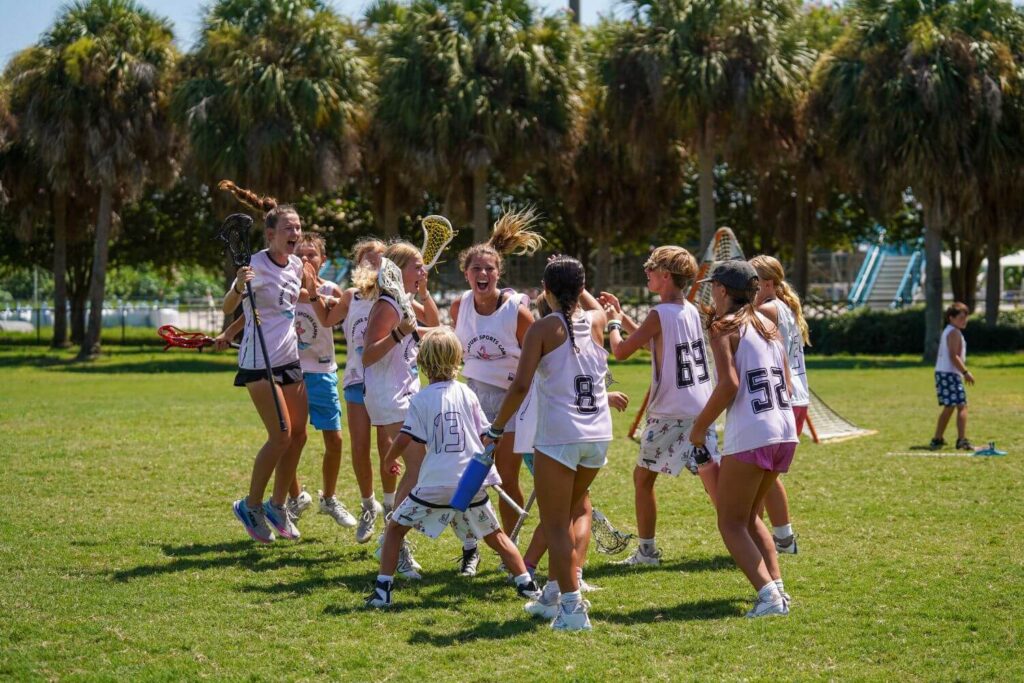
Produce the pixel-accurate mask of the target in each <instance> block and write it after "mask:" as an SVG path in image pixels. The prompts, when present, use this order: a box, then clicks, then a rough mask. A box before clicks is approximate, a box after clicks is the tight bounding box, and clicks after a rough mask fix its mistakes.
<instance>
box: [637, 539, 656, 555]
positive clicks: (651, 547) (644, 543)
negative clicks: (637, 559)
mask: <svg viewBox="0 0 1024 683" xmlns="http://www.w3.org/2000/svg"><path fill="white" fill-rule="evenodd" d="M638 540H639V541H640V551H641V552H642V553H643V554H644V555H653V554H654V553H655V551H656V550H657V549H658V543H657V541H655V540H654V538H653V537H651V538H641V539H638Z"/></svg>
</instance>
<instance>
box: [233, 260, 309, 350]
mask: <svg viewBox="0 0 1024 683" xmlns="http://www.w3.org/2000/svg"><path fill="white" fill-rule="evenodd" d="M249 265H250V266H252V270H253V274H254V275H255V278H253V281H252V292H253V295H254V296H255V297H256V309H257V310H258V311H259V314H260V329H261V330H262V331H263V339H264V340H265V341H266V343H267V355H268V356H270V367H273V368H276V367H280V366H282V365H288V364H289V363H294V362H296V361H298V360H299V347H298V340H297V338H296V336H295V303H296V302H297V301H298V299H299V288H300V287H301V285H302V260H301V259H300V258H299V257H298V256H295V255H294V254H291V255H289V256H288V263H287V264H285V265H283V266H279V265H277V264H276V263H274V262H273V261H272V260H271V259H270V256H269V255H268V254H267V250H266V249H264V250H263V251H260V252H257V253H256V254H254V255H253V257H252V260H251V262H250V264H249ZM242 311H243V312H244V314H245V328H244V329H243V331H242V343H241V344H239V347H238V367H240V368H242V369H245V370H262V369H263V368H265V367H266V363H265V361H264V360H263V352H262V350H261V349H260V342H259V338H258V336H257V334H256V327H255V325H254V322H253V315H252V306H250V305H249V297H248V295H246V296H243V297H242Z"/></svg>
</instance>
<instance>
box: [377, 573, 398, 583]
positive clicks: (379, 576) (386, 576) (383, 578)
mask: <svg viewBox="0 0 1024 683" xmlns="http://www.w3.org/2000/svg"><path fill="white" fill-rule="evenodd" d="M377 580H378V581H383V582H384V583H391V582H392V581H394V580H395V576H394V574H377Z"/></svg>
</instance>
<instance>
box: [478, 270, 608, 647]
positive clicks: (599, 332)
mask: <svg viewBox="0 0 1024 683" xmlns="http://www.w3.org/2000/svg"><path fill="white" fill-rule="evenodd" d="M584 284H585V278H584V271H583V265H582V264H581V263H580V262H579V261H577V260H576V259H574V258H570V257H567V256H558V257H556V258H553V259H551V260H550V261H548V264H547V267H545V269H544V297H546V298H547V301H548V305H549V306H550V307H551V309H552V313H551V314H550V315H548V316H546V317H544V318H542V319H541V320H538V321H537V322H536V323H534V324H533V325H532V326H531V327H530V329H529V331H528V332H527V333H526V337H525V339H524V340H523V350H522V355H521V356H520V359H519V367H518V369H517V371H516V376H515V379H514V380H513V381H512V384H511V386H509V390H508V395H507V396H506V397H505V400H504V401H503V402H502V404H501V409H500V410H499V411H498V416H497V418H496V419H495V421H494V424H493V425H492V426H491V428H490V429H489V430H488V435H487V438H486V439H485V442H487V443H489V442H490V441H493V440H497V439H500V438H501V434H502V432H503V431H504V427H505V425H506V424H507V423H508V422H509V421H510V420H511V419H512V418H513V416H515V414H516V411H517V410H518V409H519V406H520V405H521V404H522V402H523V399H524V398H525V397H526V394H527V392H528V391H529V390H530V385H531V383H533V380H534V376H536V378H537V383H536V388H535V391H536V400H537V433H536V436H535V437H534V473H535V475H536V477H535V479H534V486H535V487H536V492H537V505H538V507H539V508H540V523H541V525H542V526H543V527H544V537H545V539H546V540H547V543H548V548H549V551H550V562H549V564H550V574H551V577H552V579H551V580H550V581H549V582H548V585H547V586H545V588H544V594H543V595H542V596H541V598H540V599H539V600H535V601H531V602H530V603H528V604H527V606H526V609H527V611H528V612H530V613H531V614H534V615H537V616H543V617H548V618H553V621H552V622H551V626H552V628H555V629H560V630H589V629H590V619H589V618H588V616H587V608H588V605H587V604H586V603H584V601H583V599H582V598H581V597H580V591H579V579H578V578H577V576H576V568H577V567H578V566H579V565H580V558H578V557H577V556H576V550H575V545H576V544H575V538H574V530H573V526H572V513H573V509H574V508H575V507H576V506H577V505H578V504H579V502H580V501H581V500H582V498H583V496H584V495H585V494H586V492H587V488H588V487H589V486H590V483H591V482H592V481H593V480H594V477H595V476H596V475H597V472H598V470H599V469H600V468H601V467H603V466H604V464H605V462H606V461H607V453H608V446H609V445H610V444H611V440H612V418H611V413H610V412H609V409H608V397H607V394H606V392H605V376H606V375H607V373H608V361H607V354H606V352H605V350H604V347H603V343H604V326H605V316H604V312H603V311H602V310H600V308H599V304H597V302H596V301H595V300H594V299H593V297H590V295H589V294H587V293H586V292H585V291H584V289H583V287H584ZM581 297H588V298H589V302H588V303H589V305H588V307H589V308H592V309H594V310H588V311H586V312H580V311H579V308H580V305H579V304H580V298H581Z"/></svg>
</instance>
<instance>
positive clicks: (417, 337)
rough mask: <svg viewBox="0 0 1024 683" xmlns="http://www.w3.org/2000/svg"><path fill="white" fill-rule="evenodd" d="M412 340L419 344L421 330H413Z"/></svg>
mask: <svg viewBox="0 0 1024 683" xmlns="http://www.w3.org/2000/svg"><path fill="white" fill-rule="evenodd" d="M412 340H413V341H414V342H416V343H417V344H419V343H420V333H419V332H417V331H416V330H413V331H412Z"/></svg>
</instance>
